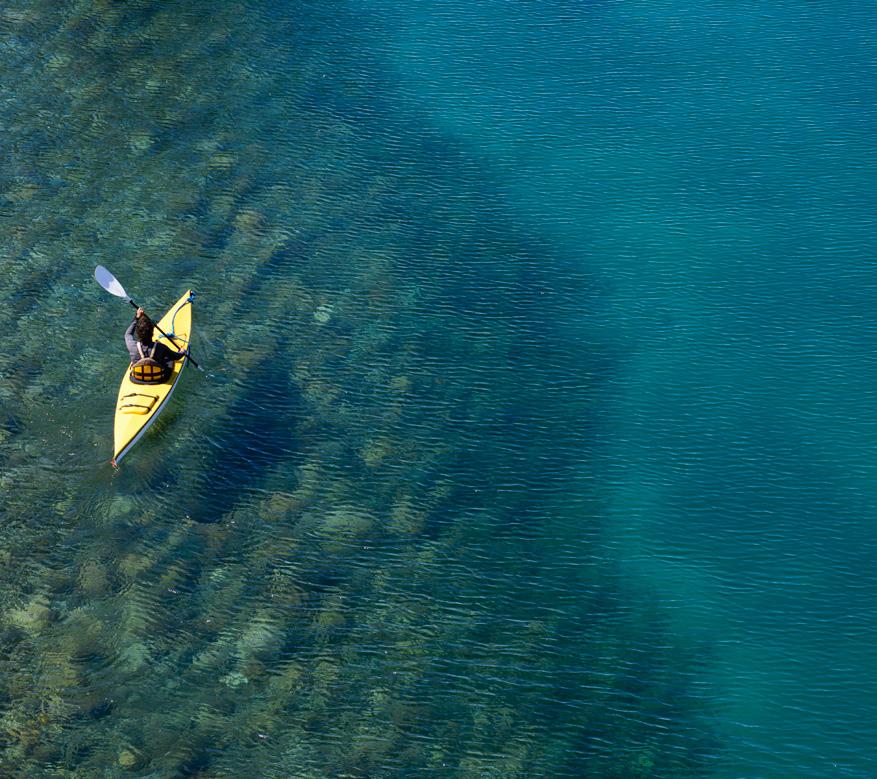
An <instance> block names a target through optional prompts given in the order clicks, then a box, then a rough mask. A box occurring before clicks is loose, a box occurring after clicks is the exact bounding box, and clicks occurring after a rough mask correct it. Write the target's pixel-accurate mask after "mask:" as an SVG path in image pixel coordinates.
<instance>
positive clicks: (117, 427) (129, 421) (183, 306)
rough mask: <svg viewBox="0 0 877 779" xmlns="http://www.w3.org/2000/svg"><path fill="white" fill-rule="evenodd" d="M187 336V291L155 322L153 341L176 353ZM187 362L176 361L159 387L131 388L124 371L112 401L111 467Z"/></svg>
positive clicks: (189, 307) (171, 390)
mask: <svg viewBox="0 0 877 779" xmlns="http://www.w3.org/2000/svg"><path fill="white" fill-rule="evenodd" d="M159 330H164V332H165V333H167V334H168V336H170V338H169V339H168V338H166V337H165V336H163V335H162V334H161V333H160V332H159ZM191 335H192V292H191V290H188V291H186V293H185V294H184V295H183V296H182V297H181V298H180V299H179V300H178V301H177V302H176V303H174V305H173V306H171V308H170V310H169V311H168V312H167V313H166V314H165V315H164V316H163V317H162V318H161V320H159V322H158V327H156V328H155V335H154V336H153V338H154V339H155V340H156V341H164V343H165V344H166V345H167V346H169V347H170V348H171V349H173V350H174V351H176V352H180V351H182V350H183V349H186V348H188V346H189V339H190V338H191ZM187 362H188V360H187V359H182V360H177V361H176V362H175V363H174V367H173V371H172V372H171V375H170V377H169V378H168V379H167V381H165V382H162V383H161V384H135V383H134V382H133V381H131V379H130V377H129V370H128V368H126V369H125V375H124V376H123V377H122V385H121V386H120V387H119V398H118V400H117V401H116V421H115V424H114V427H113V433H114V439H115V440H114V449H113V465H118V464H119V461H120V460H121V459H122V458H123V457H124V456H125V455H126V454H128V452H129V451H131V447H132V446H134V444H136V443H137V442H138V441H139V440H140V436H142V435H143V434H144V433H145V432H146V431H147V430H148V429H149V426H150V425H151V424H152V423H153V422H154V421H155V420H156V417H158V415H159V414H160V413H161V410H162V409H163V408H164V407H165V406H166V405H167V402H168V401H169V400H170V397H171V395H173V393H174V387H176V386H177V382H178V381H179V380H180V376H181V375H182V373H183V368H185V367H186V363H187Z"/></svg>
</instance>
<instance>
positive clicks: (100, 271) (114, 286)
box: [94, 265, 204, 373]
mask: <svg viewBox="0 0 877 779" xmlns="http://www.w3.org/2000/svg"><path fill="white" fill-rule="evenodd" d="M94 278H95V281H97V283H98V284H100V285H101V286H102V287H103V288H104V289H105V290H106V291H107V292H109V293H110V294H111V295H115V296H116V297H117V298H124V299H125V300H127V301H128V302H129V303H130V304H131V305H132V306H134V308H140V306H138V305H137V304H136V303H135V302H134V301H133V300H131V298H129V297H128V293H127V292H125V288H124V287H123V286H122V285H121V284H119V280H118V279H117V278H116V277H115V276H114V275H113V274H112V273H110V272H109V271H108V270H107V269H106V268H105V267H104V266H103V265H98V266H97V267H96V268H95V269H94ZM143 316H146V313H145V312H144V314H143ZM146 318H147V319H149V317H148V316H146ZM149 321H150V322H152V320H151V319H149ZM152 324H153V325H154V326H155V328H156V330H158V332H159V333H161V334H162V335H163V336H164V337H165V338H167V339H168V341H170V342H171V343H172V344H173V345H174V346H176V345H177V342H176V341H174V339H173V338H171V337H170V336H169V335H168V334H167V333H166V332H165V331H164V330H162V329H161V328H160V327H159V326H158V325H157V324H156V323H155V322H152ZM185 352H186V359H187V360H188V361H189V362H190V363H192V365H194V366H195V367H196V368H197V369H198V370H199V371H201V372H202V373H203V372H204V369H203V368H202V367H201V366H200V365H198V363H197V362H195V360H193V359H192V355H190V354H189V350H188V348H187V349H185Z"/></svg>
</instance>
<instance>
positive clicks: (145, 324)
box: [134, 316, 153, 344]
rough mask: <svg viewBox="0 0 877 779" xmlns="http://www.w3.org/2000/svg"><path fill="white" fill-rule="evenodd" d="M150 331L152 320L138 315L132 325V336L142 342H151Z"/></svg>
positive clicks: (151, 329)
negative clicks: (135, 322)
mask: <svg viewBox="0 0 877 779" xmlns="http://www.w3.org/2000/svg"><path fill="white" fill-rule="evenodd" d="M152 331H153V327H152V322H150V321H149V320H148V319H147V318H146V317H145V316H142V317H140V318H139V319H138V320H137V324H136V325H134V337H135V338H136V339H137V340H138V341H140V343H142V344H148V343H152Z"/></svg>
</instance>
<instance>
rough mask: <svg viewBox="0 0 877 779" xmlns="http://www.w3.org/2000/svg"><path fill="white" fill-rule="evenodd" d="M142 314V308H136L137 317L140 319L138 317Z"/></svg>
mask: <svg viewBox="0 0 877 779" xmlns="http://www.w3.org/2000/svg"><path fill="white" fill-rule="evenodd" d="M143 314H144V311H143V309H142V308H138V309H137V318H138V319H140V317H142V316H143Z"/></svg>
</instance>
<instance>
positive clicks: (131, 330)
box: [125, 308, 186, 384]
mask: <svg viewBox="0 0 877 779" xmlns="http://www.w3.org/2000/svg"><path fill="white" fill-rule="evenodd" d="M154 330H155V325H154V324H153V323H152V320H151V319H150V318H149V317H148V316H146V314H145V313H144V312H143V309H142V308H138V309H137V313H136V314H134V320H133V321H132V322H131V324H130V325H128V329H127V330H126V331H125V346H127V347H128V354H129V356H130V357H131V367H132V372H131V379H132V380H133V381H137V382H138V383H144V384H152V383H156V382H162V381H165V380H166V379H167V378H168V376H169V375H170V372H171V369H172V368H173V365H174V362H176V361H177V360H182V359H183V357H185V356H186V352H185V350H184V351H182V352H175V351H174V350H173V349H171V348H170V347H168V346H167V345H165V344H163V343H161V342H160V341H153V340H152V334H153V332H154ZM151 366H157V367H159V368H160V371H158V370H146V371H143V370H137V369H140V368H149V367H151Z"/></svg>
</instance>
